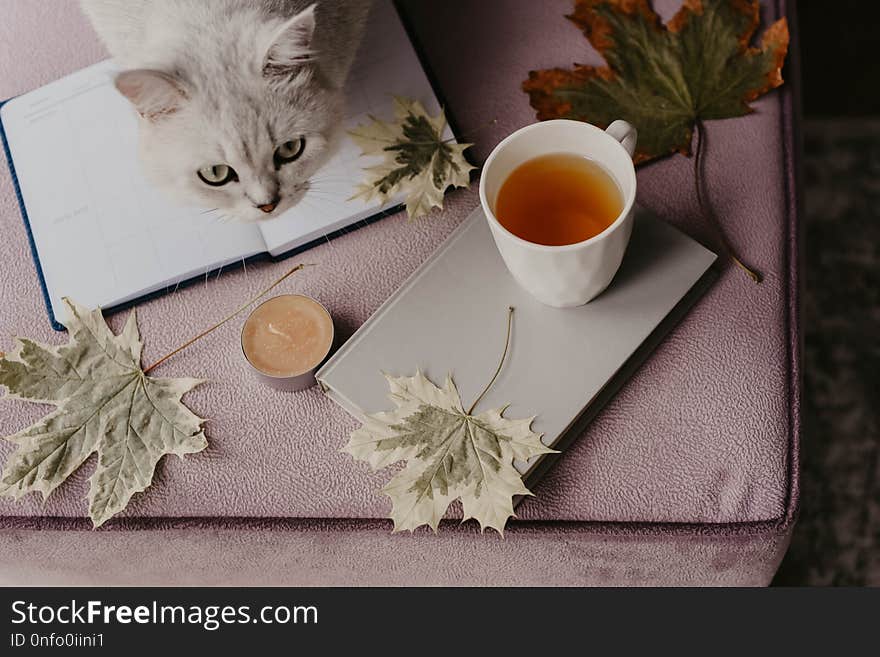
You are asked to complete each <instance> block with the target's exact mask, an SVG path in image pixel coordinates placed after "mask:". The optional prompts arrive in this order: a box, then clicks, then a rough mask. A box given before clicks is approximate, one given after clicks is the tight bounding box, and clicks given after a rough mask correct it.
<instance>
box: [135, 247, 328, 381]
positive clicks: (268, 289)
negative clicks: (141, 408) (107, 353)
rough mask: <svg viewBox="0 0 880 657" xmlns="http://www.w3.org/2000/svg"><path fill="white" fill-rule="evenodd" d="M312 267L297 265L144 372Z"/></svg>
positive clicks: (145, 370) (146, 369)
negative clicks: (298, 273)
mask: <svg viewBox="0 0 880 657" xmlns="http://www.w3.org/2000/svg"><path fill="white" fill-rule="evenodd" d="M312 266H314V265H311V264H299V265H296V266H295V267H293V268H292V269H291V270H290V271H288V272H287V273H286V274H284V276H282V277H281V278H279V279H277V280H276V281H275V282H274V283H272V284H271V285H270V286H269V287H267V288H266V289H264V290H263V291H262V292H260V293H259V294H257V295H256V296H255V297H252V298H251V299H249V300H248V301H246V302H245V303H243V304H242V305H241V306H239V307H238V308H237V309H236V310H235V311H233V312H232V313H231V314H229V315H227V316H226V317H224V318H223V319H221V320H220V321H219V322H217V323H216V324H214V325H213V326H211V327H210V328H207V329H205V330H204V331H202V332H201V333H199V334H198V335H197V336H196V337H194V338H193V339H192V340H189V341H187V342H184V343H183V344H182V345H180V346H179V347H177V349H175V350H174V351H171V352H169V353H167V354H165V355H164V356H162V358H160V359H159V360H157V361H156V362H155V363H153V364H152V365H150V366H149V367H146V368H144V370H143V372H144V374H146V373H148V372H149V371H150V370H152V369H154V368H156V367H158V366H159V365H161V364H162V363H164V362H165V361H166V360H168V359H169V358H171V357H172V356H174V355H176V354H178V353H180V352H181V351H183V350H184V349H186V348H187V347H189V346H190V345H191V344H193V343H194V342H198V341H199V340H201V339H202V338H204V337H205V336H206V335H208V334H209V333H213V332H214V331H216V330H217V329H218V328H220V327H221V326H223V325H224V324H225V323H226V322H228V321H230V320H231V319H234V318H235V317H236V316H237V315H239V314H240V313H241V312H242V311H244V310H245V309H246V308H247V307H248V306H250V305H251V304H253V303H254V302H256V301H258V300H260V299H261V298H263V297H264V296H266V295H267V294H269V292H271V291H272V290H274V289H275V288H276V287H278V286H279V285H281V283H283V282H284V281H286V280H287V279H288V278H290V277H291V276H293V275H294V274H295V273H296V272H298V271H299V270H300V269H303V268H305V267H312Z"/></svg>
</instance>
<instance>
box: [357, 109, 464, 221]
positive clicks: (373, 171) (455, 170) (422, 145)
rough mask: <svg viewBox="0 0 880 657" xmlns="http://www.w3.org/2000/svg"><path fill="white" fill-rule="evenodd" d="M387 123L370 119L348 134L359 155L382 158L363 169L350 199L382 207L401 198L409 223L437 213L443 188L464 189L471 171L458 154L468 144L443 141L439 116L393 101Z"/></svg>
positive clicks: (443, 119)
mask: <svg viewBox="0 0 880 657" xmlns="http://www.w3.org/2000/svg"><path fill="white" fill-rule="evenodd" d="M394 116H395V121H394V122H393V123H385V122H384V121H380V120H379V119H377V118H375V117H370V118H371V122H370V123H368V124H367V125H362V126H359V127H358V128H356V129H354V130H351V131H349V134H350V135H351V137H352V139H353V140H354V142H355V143H356V144H357V145H358V146H360V148H361V151H362V152H363V155H366V156H379V157H382V158H383V161H382V163H381V164H377V165H375V166H371V167H367V168H365V169H364V171H365V172H366V174H367V176H366V181H365V182H363V183H361V184H360V185H358V187H357V189H356V193H355V195H354V197H353V198H363V199H365V200H370V199H373V198H378V199H379V201H380V202H382V203H385V202H387V201H388V200H390V199H391V198H392V197H394V196H396V195H398V194H403V195H404V196H405V201H406V212H407V214H408V215H409V217H410V218H411V219H415V218H417V217H421V216H422V215H424V214H427V213H428V212H429V211H430V210H431V208H435V207H437V208H442V207H443V193H444V192H445V191H446V188H447V187H449V186H452V187H467V186H468V184H470V175H469V174H470V171H471V169H473V168H474V167H473V166H471V165H470V164H469V163H468V162H467V160H465V158H464V154H463V153H464V151H465V149H467V148H468V147H470V146H471V144H458V143H456V142H455V141H454V140H450V139H446V138H445V137H444V136H443V135H444V132H445V131H446V117H445V115H444V114H443V112H440V114H439V115H438V116H435V117H432V116H430V115H429V114H428V113H427V112H426V111H425V108H424V107H423V106H422V104H421V103H420V102H418V101H416V100H409V99H407V98H399V97H395V98H394Z"/></svg>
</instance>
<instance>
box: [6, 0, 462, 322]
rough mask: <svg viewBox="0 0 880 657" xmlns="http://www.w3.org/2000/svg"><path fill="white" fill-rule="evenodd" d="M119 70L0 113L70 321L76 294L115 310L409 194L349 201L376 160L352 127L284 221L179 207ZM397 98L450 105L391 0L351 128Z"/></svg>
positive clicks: (359, 72) (370, 30) (103, 71)
mask: <svg viewBox="0 0 880 657" xmlns="http://www.w3.org/2000/svg"><path fill="white" fill-rule="evenodd" d="M115 70H116V69H115V68H114V66H113V64H112V63H111V62H109V61H107V62H102V63H100V64H96V65H94V66H91V67H89V68H86V69H84V70H82V71H79V72H77V73H74V74H72V75H70V76H68V77H66V78H63V79H61V80H58V81H57V82H53V83H51V84H49V85H47V86H45V87H42V88H41V89H37V90H36V91H33V92H30V93H27V94H24V95H23V96H20V97H18V98H15V99H13V100H11V101H9V102H8V103H7V104H6V105H4V106H3V108H2V109H0V119H2V122H3V127H4V129H5V132H6V137H7V142H8V144H9V149H10V153H11V155H12V160H13V163H14V166H15V170H16V174H17V176H18V180H19V185H20V188H21V193H22V197H23V200H24V205H25V208H26V209H27V214H28V217H29V220H30V224H31V229H32V232H33V236H34V243H35V246H36V251H37V255H38V259H39V261H40V264H41V266H42V270H43V275H44V278H45V282H46V289H47V293H48V296H49V299H50V305H51V307H52V310H53V313H54V315H55V318H56V319H58V320H63V319H64V316H65V311H64V308H63V304H62V303H61V299H62V298H63V297H65V296H69V297H72V298H74V299H76V300H77V301H78V302H79V303H81V304H84V305H86V306H91V307H95V306H101V307H103V308H108V307H112V306H114V305H117V304H120V303H124V302H126V301H130V300H133V299H136V298H138V297H140V296H142V295H144V294H148V293H151V292H155V291H160V290H162V289H169V290H170V289H173V287H174V286H175V285H176V284H177V283H179V282H180V281H183V280H186V279H189V278H192V277H195V276H199V275H204V274H206V273H208V272H209V271H211V270H214V269H217V268H219V267H222V266H226V265H228V264H230V263H234V262H237V261H239V260H241V259H243V258H247V257H250V256H253V255H256V254H258V253H262V252H264V251H269V252H271V253H272V254H273V255H281V254H283V253H284V252H286V251H289V250H291V249H294V248H296V247H299V246H302V245H305V244H307V243H309V242H312V241H314V240H317V239H321V238H322V237H324V236H326V235H328V234H330V233H333V232H335V231H337V230H338V229H340V228H344V227H345V226H347V225H349V224H353V223H356V222H357V221H360V220H362V219H365V218H367V217H369V216H371V215H374V214H376V213H378V212H380V211H382V210H384V209H387V208H388V207H391V206H395V205H398V204H399V203H400V201H401V200H402V199H401V198H395V199H392V200H391V201H390V202H389V203H387V204H386V205H385V206H379V204H377V203H376V202H371V203H365V202H363V201H361V200H357V201H355V200H349V199H350V197H351V196H352V194H353V193H354V189H355V187H356V185H357V183H358V182H359V181H360V180H361V179H362V178H363V175H364V173H363V167H364V166H367V165H369V164H371V162H370V160H369V159H368V158H360V157H359V154H360V151H359V149H358V148H357V147H356V145H355V144H354V143H353V142H352V141H351V139H350V138H349V137H347V136H346V135H345V134H343V135H342V136H341V137H340V138H339V139H338V140H337V142H336V144H335V147H334V148H335V150H334V151H333V154H332V156H331V158H330V159H329V161H328V163H327V164H326V165H325V166H324V167H323V168H322V169H321V170H320V171H319V172H318V173H317V174H316V175H315V176H314V179H313V190H312V191H310V192H309V193H308V194H307V195H306V197H305V198H304V199H303V200H302V201H301V202H300V204H298V205H297V206H296V207H294V208H291V209H290V210H288V211H287V212H285V213H284V214H283V215H282V216H280V217H278V218H276V219H271V220H267V221H263V222H261V223H259V224H237V223H234V222H232V223H221V222H219V220H218V218H217V214H218V213H204V209H203V208H194V207H184V206H180V205H175V204H174V203H172V202H170V201H168V200H166V199H165V197H164V196H163V194H162V193H161V192H160V191H159V190H157V189H155V188H153V187H152V186H151V184H150V183H149V182H148V181H147V180H146V178H145V177H144V175H143V173H142V172H141V169H140V163H139V161H138V157H137V118H136V115H135V113H134V110H133V109H132V108H131V106H130V105H129V103H128V101H126V100H125V99H124V98H122V96H121V95H120V94H119V93H118V92H117V91H116V90H115V89H114V88H113V85H112V76H113V73H114V72H115ZM395 95H399V96H407V97H410V98H414V99H417V100H420V101H421V102H422V103H423V104H424V105H425V107H426V109H428V110H429V111H430V112H431V113H435V112H437V111H439V109H440V108H439V103H438V102H437V99H436V97H435V95H434V91H433V89H432V87H431V84H430V82H429V81H428V78H427V76H426V75H425V73H424V71H423V70H422V67H421V64H420V63H419V59H418V56H417V54H416V52H415V49H414V48H413V46H412V44H411V42H410V40H409V37H408V35H407V33H406V30H405V29H404V27H403V24H402V23H401V21H400V18H399V16H398V15H397V12H396V10H395V9H394V6H393V5H392V3H391V2H390V0H379V1H377V2H376V3H375V4H374V5H373V9H372V11H371V14H370V20H369V25H368V27H367V31H366V33H365V36H364V41H363V44H362V46H361V48H360V50H359V52H358V56H357V58H356V63H355V65H354V67H353V68H352V72H351V74H350V76H349V81H348V84H347V88H346V99H347V107H348V109H347V113H346V119H345V127H346V128H352V127H355V126H357V125H359V124H361V123H364V122H366V121H367V120H369V117H368V115H369V114H373V115H375V116H378V117H380V118H383V119H384V120H390V119H391V118H392V115H393V107H392V98H393V96H395ZM446 137H447V138H451V137H452V132H451V130H447V134H446Z"/></svg>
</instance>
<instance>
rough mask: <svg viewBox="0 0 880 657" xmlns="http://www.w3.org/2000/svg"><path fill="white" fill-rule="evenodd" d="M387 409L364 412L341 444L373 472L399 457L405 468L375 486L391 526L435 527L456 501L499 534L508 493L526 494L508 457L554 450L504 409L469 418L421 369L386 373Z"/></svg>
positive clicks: (448, 386) (508, 509)
mask: <svg viewBox="0 0 880 657" xmlns="http://www.w3.org/2000/svg"><path fill="white" fill-rule="evenodd" d="M385 378H386V379H387V380H388V385H389V387H390V389H391V393H390V395H389V397H390V399H391V400H392V401H393V402H394V403H395V405H396V406H397V408H396V409H395V410H393V411H387V412H382V413H375V414H373V415H368V416H367V418H366V420H365V422H364V425H363V427H361V428H360V429H358V430H357V431H355V432H354V433H352V435H351V440H350V441H349V443H348V445H347V446H346V447H345V448H344V449H345V451H346V452H348V453H349V454H351V455H352V456H354V457H355V458H356V459H359V460H361V461H366V462H367V463H369V464H370V466H372V468H373V469H374V470H378V469H379V468H383V467H385V466H387V465H390V464H392V463H396V462H397V461H401V460H405V461H406V462H407V465H406V468H404V469H403V470H402V471H401V472H399V473H398V474H397V475H396V476H395V477H394V478H393V479H391V481H389V482H388V484H386V486H385V487H384V488H383V489H382V492H383V493H385V494H386V495H387V496H388V497H390V498H391V502H392V509H391V519H392V520H394V531H402V530H406V529H409V530H414V529H416V528H417V527H420V526H421V525H429V526H430V527H431V528H432V529H433V530H434V531H437V525H438V523H439V522H440V519H441V518H442V517H443V514H444V513H445V512H446V509H447V507H448V506H449V504H450V503H451V502H452V501H453V500H455V499H457V498H460V499H461V503H462V507H463V509H464V518H463V521H464V520H467V519H469V518H474V519H476V520H477V521H478V522H479V523H480V528H481V529H485V528H486V527H491V528H493V529H495V530H496V531H498V532H499V533H502V532H503V531H504V525H505V524H506V523H507V519H508V518H510V517H511V516H512V515H513V496H514V495H531V492H530V491H529V490H528V489H527V488H526V487H525V486H524V485H523V482H522V478H521V476H520V473H519V471H517V469H516V468H515V467H514V466H513V459H515V458H516V459H522V460H525V459H529V458H531V457H533V456H537V455H539V454H549V453H552V452H554V451H555V450H552V449H550V448H549V447H546V446H545V445H544V444H543V443H542V442H541V436H540V435H538V434H537V433H535V432H534V431H532V430H531V425H532V421H533V420H534V418H526V419H523V420H509V419H507V418H505V417H503V413H504V408H498V409H494V410H491V411H486V412H484V413H480V414H479V415H472V412H473V407H472V408H471V409H470V410H469V411H467V412H466V411H465V410H464V408H463V407H462V405H461V398H460V396H459V394H458V390H457V389H456V387H455V384H454V383H453V382H452V379H451V378H449V377H447V379H446V383H445V385H444V386H443V388H438V387H437V386H435V385H434V384H433V383H431V382H430V381H429V380H428V379H427V378H426V377H425V376H424V375H423V374H422V373H421V372H417V373H416V375H415V376H413V377H393V376H388V375H386V377H385Z"/></svg>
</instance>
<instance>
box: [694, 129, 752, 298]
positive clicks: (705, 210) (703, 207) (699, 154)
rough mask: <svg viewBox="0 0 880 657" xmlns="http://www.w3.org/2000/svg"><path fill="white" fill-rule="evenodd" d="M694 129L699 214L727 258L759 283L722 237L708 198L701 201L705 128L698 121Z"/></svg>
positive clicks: (722, 230) (695, 173)
mask: <svg viewBox="0 0 880 657" xmlns="http://www.w3.org/2000/svg"><path fill="white" fill-rule="evenodd" d="M695 127H696V133H697V150H696V154H695V155H694V186H695V188H696V192H697V204H698V206H699V208H700V214H702V215H703V216H704V217H706V218H707V219H708V220H709V222H710V223H711V224H712V227H713V228H714V229H715V232H716V233H717V235H718V238H719V239H720V241H721V246H722V248H723V249H724V250H725V251H726V252H727V257H729V258H730V259H731V260H732V261H733V263H734V264H735V265H736V266H737V267H739V268H740V269H742V270H743V271H744V272H745V273H746V275H747V276H748V277H749V278H751V279H752V280H753V281H754V282H755V283H760V282H761V278H762V277H761V274H760V272H758V271H756V270H754V269H752V268H751V267H749V266H748V265H746V264H745V263H744V262H743V261H742V260H740V258H739V256H738V255H737V254H736V251H734V250H733V247H732V246H730V242H729V241H728V240H727V237H726V236H725V235H724V229H723V228H722V227H721V222H720V221H719V220H718V217H717V216H716V215H715V212H714V211H713V210H712V204H711V202H710V201H709V199H708V198H707V199H706V200H705V201H704V200H703V195H704V194H703V186H704V181H703V153H704V151H705V144H704V142H705V141H706V127H705V126H704V125H703V122H702V121H701V120H700V119H697V120H696V122H695Z"/></svg>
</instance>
